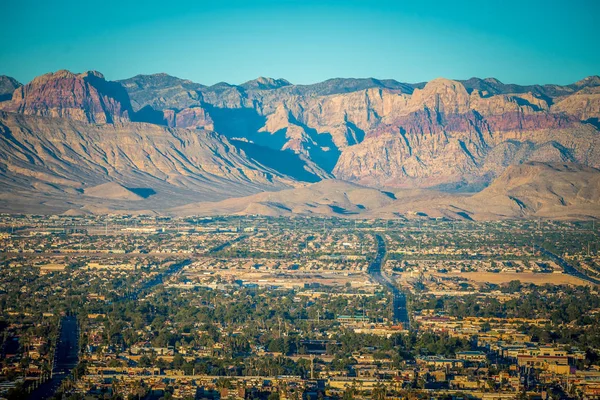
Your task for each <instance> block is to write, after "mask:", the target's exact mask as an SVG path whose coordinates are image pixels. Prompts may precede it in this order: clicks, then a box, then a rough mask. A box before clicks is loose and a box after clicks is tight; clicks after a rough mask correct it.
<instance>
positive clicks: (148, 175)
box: [0, 112, 294, 212]
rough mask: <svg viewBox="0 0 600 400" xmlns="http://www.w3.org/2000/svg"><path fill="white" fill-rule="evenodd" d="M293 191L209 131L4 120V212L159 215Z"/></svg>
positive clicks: (0, 149) (0, 145) (0, 154)
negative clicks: (209, 202)
mask: <svg viewBox="0 0 600 400" xmlns="http://www.w3.org/2000/svg"><path fill="white" fill-rule="evenodd" d="M106 183H112V184H111V185H108V186H98V185H103V184H106ZM293 183H294V182H293V181H291V180H290V179H288V178H286V177H284V176H282V175H281V174H279V173H278V172H277V171H274V170H271V169H269V168H267V167H264V166H262V165H260V164H258V163H256V162H254V161H252V160H250V159H249V158H248V157H247V156H246V155H245V154H244V153H243V152H241V151H239V150H237V149H236V148H235V147H234V146H233V145H231V143H230V142H229V141H228V140H227V139H226V138H224V137H223V136H221V135H219V134H217V133H215V132H212V131H204V130H193V131H192V130H186V129H169V128H164V127H160V126H158V125H152V124H146V123H132V122H122V123H113V124H89V123H85V122H79V121H73V120H68V119H65V118H47V117H38V116H28V115H19V114H15V113H7V112H0V185H1V186H2V188H3V190H2V193H1V194H0V198H1V199H2V201H0V203H1V204H2V206H1V207H0V208H1V209H2V211H10V210H13V211H19V210H20V211H24V210H31V209H36V210H38V211H61V212H62V211H65V210H66V209H70V208H82V207H84V208H86V207H87V208H90V207H92V208H94V209H95V210H112V209H128V208H131V209H154V210H162V209H165V208H168V207H172V206H174V205H177V204H186V203H189V202H191V201H194V200H196V201H200V200H203V199H204V200H218V199H224V198H227V197H231V196H241V195H242V196H243V195H247V194H251V193H256V192H261V191H264V190H278V189H282V188H286V187H289V185H290V184H293ZM140 197H141V198H143V201H139V200H141V198H140ZM132 199H135V200H138V201H135V204H131V203H130V202H128V201H127V200H132ZM123 201H125V202H123Z"/></svg>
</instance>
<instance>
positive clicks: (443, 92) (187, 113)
mask: <svg viewBox="0 0 600 400" xmlns="http://www.w3.org/2000/svg"><path fill="white" fill-rule="evenodd" d="M130 99H131V100H130ZM0 109H3V110H7V111H10V112H16V113H21V114H26V115H36V116H44V117H53V118H62V119H70V120H76V121H80V122H85V123H94V124H110V123H113V124H114V123H121V122H127V121H138V122H139V121H143V122H150V123H152V124H154V125H163V126H165V127H168V128H189V129H193V130H197V131H198V132H196V133H195V134H197V135H201V134H204V133H203V132H205V131H213V130H214V131H216V132H218V133H219V134H221V135H223V136H224V137H226V138H228V139H229V140H231V142H230V143H232V144H233V146H234V148H236V150H238V151H240V152H241V153H243V154H244V155H245V156H247V154H251V156H250V158H251V159H252V160H251V161H252V162H254V163H256V164H257V165H261V166H263V167H264V166H269V167H268V168H271V169H272V170H273V171H275V173H277V172H279V173H280V174H281V175H288V176H289V177H291V178H295V179H297V180H303V181H310V182H314V181H315V180H318V179H322V178H338V179H342V180H347V181H353V182H357V183H360V184H365V185H371V186H380V187H401V188H404V187H406V188H409V187H418V188H425V187H438V188H443V189H457V188H462V189H466V188H468V189H480V188H482V187H485V186H486V185H487V184H489V183H490V182H491V181H492V180H493V179H494V178H495V177H497V176H499V175H500V174H501V173H502V172H503V171H504V170H505V169H506V168H507V166H509V165H513V164H520V163H524V162H527V161H540V162H571V163H578V164H582V165H586V166H591V167H598V166H600V147H599V142H598V140H599V139H598V138H599V137H600V135H599V127H600V124H599V122H598V118H599V117H600V78H598V77H589V78H586V79H584V80H581V81H579V82H576V83H573V84H571V85H566V86H558V85H543V86H541V85H532V86H519V85H510V84H503V83H502V82H500V81H498V80H496V79H493V78H487V79H478V78H473V79H470V80H468V81H453V80H449V79H444V78H438V79H434V80H432V81H430V82H427V83H419V84H406V83H400V82H396V81H393V80H377V79H332V80H328V81H325V82H321V83H318V84H314V85H293V84H291V83H290V82H288V81H286V80H284V79H272V78H258V79H256V80H253V81H249V82H246V83H244V84H242V85H239V86H236V85H230V84H227V83H219V84H216V85H213V86H204V85H201V84H197V83H194V82H191V81H189V80H184V79H179V78H175V77H171V76H168V75H166V74H156V75H138V76H136V77H133V78H131V79H127V80H124V81H120V82H108V81H106V80H105V79H104V78H103V77H102V75H101V74H99V73H97V72H86V73H83V74H73V73H70V72H68V71H59V72H57V73H54V74H46V75H43V76H41V77H38V78H36V79H34V80H33V81H32V82H31V83H29V84H27V85H25V86H22V87H17V88H16V90H14V92H13V94H12V99H10V100H8V101H3V102H0ZM192 135H193V133H192ZM149 140H150V139H149ZM240 149H243V150H240ZM245 152H247V154H246V153H245ZM286 160H288V161H286ZM268 168H267V169H268Z"/></svg>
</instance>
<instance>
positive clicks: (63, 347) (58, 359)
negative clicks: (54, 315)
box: [29, 315, 79, 400]
mask: <svg viewBox="0 0 600 400" xmlns="http://www.w3.org/2000/svg"><path fill="white" fill-rule="evenodd" d="M78 360H79V325H78V324H77V318H76V317H75V316H72V315H70V316H65V317H63V318H62V319H61V324H60V334H59V337H58V341H57V343H56V349H55V353H54V363H53V364H52V378H51V379H50V380H48V381H46V382H44V383H43V384H41V385H40V386H39V387H38V388H37V389H36V390H34V391H33V392H31V394H30V395H29V399H30V400H42V399H49V398H51V397H52V396H53V395H54V394H55V393H56V391H57V390H58V388H59V387H60V384H61V382H62V381H63V380H64V379H65V378H66V377H67V376H69V374H70V373H71V370H72V369H73V368H75V366H76V365H77V362H78Z"/></svg>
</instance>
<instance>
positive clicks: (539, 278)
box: [436, 272, 592, 285]
mask: <svg viewBox="0 0 600 400" xmlns="http://www.w3.org/2000/svg"><path fill="white" fill-rule="evenodd" d="M436 275H438V274H436ZM440 276H442V275H440ZM443 276H459V277H462V278H466V279H468V280H470V281H474V282H486V283H495V284H502V283H508V282H510V281H521V282H523V283H533V284H535V285H545V284H547V283H549V284H552V285H564V284H567V285H592V284H591V283H589V282H586V281H584V280H582V279H579V278H576V277H574V276H571V275H567V274H534V273H532V272H521V273H516V272H501V273H497V274H496V273H493V272H461V273H452V274H443Z"/></svg>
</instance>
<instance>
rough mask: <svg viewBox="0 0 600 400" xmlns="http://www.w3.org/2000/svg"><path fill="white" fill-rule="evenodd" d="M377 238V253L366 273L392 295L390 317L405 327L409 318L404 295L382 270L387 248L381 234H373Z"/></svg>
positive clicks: (407, 325) (408, 322)
mask: <svg viewBox="0 0 600 400" xmlns="http://www.w3.org/2000/svg"><path fill="white" fill-rule="evenodd" d="M375 240H377V255H376V256H375V259H374V260H373V262H372V263H371V264H370V265H369V269H368V273H369V275H371V277H372V278H373V280H374V281H376V282H377V283H379V284H380V285H381V286H383V287H384V288H386V289H388V290H389V291H390V292H391V293H392V295H393V303H392V318H393V320H394V322H395V323H401V324H402V325H404V327H405V328H406V329H408V328H409V327H410V325H409V324H410V319H409V318H408V310H407V309H406V296H405V295H404V293H402V291H401V290H399V289H398V288H397V287H396V286H395V285H394V284H393V283H392V281H391V280H390V278H389V277H387V276H386V275H385V274H384V273H383V272H381V267H382V266H383V263H384V262H385V255H386V253H387V249H386V246H385V240H383V238H382V237H381V235H375Z"/></svg>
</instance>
